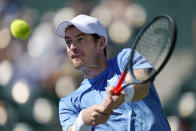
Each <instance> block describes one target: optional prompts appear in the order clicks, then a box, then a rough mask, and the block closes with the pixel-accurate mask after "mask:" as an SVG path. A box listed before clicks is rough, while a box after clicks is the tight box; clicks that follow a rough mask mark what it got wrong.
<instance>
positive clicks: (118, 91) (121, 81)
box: [112, 70, 126, 95]
mask: <svg viewBox="0 0 196 131" xmlns="http://www.w3.org/2000/svg"><path fill="white" fill-rule="evenodd" d="M125 76H126V71H125V70H124V71H123V72H122V74H121V76H120V80H119V81H118V83H117V85H116V86H115V87H114V89H113V91H112V93H113V94H114V95H119V94H120V92H121V91H122V90H123V88H122V86H121V85H122V83H123V81H124V79H125Z"/></svg>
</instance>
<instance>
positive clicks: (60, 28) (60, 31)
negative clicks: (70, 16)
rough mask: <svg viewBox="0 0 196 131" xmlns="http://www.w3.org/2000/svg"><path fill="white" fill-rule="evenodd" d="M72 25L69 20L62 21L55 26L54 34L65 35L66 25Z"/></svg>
mask: <svg viewBox="0 0 196 131" xmlns="http://www.w3.org/2000/svg"><path fill="white" fill-rule="evenodd" d="M70 25H73V24H72V23H71V22H70V21H67V20H65V21H62V22H60V23H59V24H58V25H57V26H56V34H57V35H58V36H59V37H62V38H64V37H65V30H66V29H67V27H68V26H70Z"/></svg>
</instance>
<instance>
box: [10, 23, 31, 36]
mask: <svg viewBox="0 0 196 131" xmlns="http://www.w3.org/2000/svg"><path fill="white" fill-rule="evenodd" d="M10 31H11V33H12V35H13V36H14V37H15V38H18V39H26V38H28V37H29V35H30V32H31V30H30V27H29V25H28V23H27V22H26V21H24V20H22V19H15V20H14V21H12V23H11V25H10Z"/></svg>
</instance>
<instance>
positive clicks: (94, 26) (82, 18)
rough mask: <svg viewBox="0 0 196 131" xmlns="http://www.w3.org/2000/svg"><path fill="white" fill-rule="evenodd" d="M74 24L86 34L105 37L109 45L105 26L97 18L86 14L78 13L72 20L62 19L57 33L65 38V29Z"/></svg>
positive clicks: (57, 27)
mask: <svg viewBox="0 0 196 131" xmlns="http://www.w3.org/2000/svg"><path fill="white" fill-rule="evenodd" d="M70 25H74V26H75V27H76V28H77V29H78V30H80V31H81V32H83V33H86V34H97V35H99V36H103V37H105V40H106V45H107V32H106V29H105V28H104V26H103V25H102V24H101V23H100V22H99V20H98V19H97V18H94V17H91V16H87V15H84V14H81V15H78V16H76V17H74V18H73V19H72V20H70V21H69V20H64V21H61V22H60V23H59V24H58V25H57V26H56V34H57V35H58V36H59V37H61V38H64V37H65V31H66V29H67V27H68V26H70Z"/></svg>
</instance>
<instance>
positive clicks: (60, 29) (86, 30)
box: [56, 20, 95, 38]
mask: <svg viewBox="0 0 196 131" xmlns="http://www.w3.org/2000/svg"><path fill="white" fill-rule="evenodd" d="M70 25H74V26H75V27H76V28H77V29H78V30H80V31H81V32H83V33H86V34H93V33H95V32H94V31H92V30H91V29H89V28H88V27H86V26H83V25H81V24H79V23H76V22H72V21H67V20H65V21H62V22H60V23H59V24H58V25H57V27H56V34H57V35H58V36H59V37H62V38H64V37H65V31H66V29H67V27H68V26H70Z"/></svg>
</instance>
